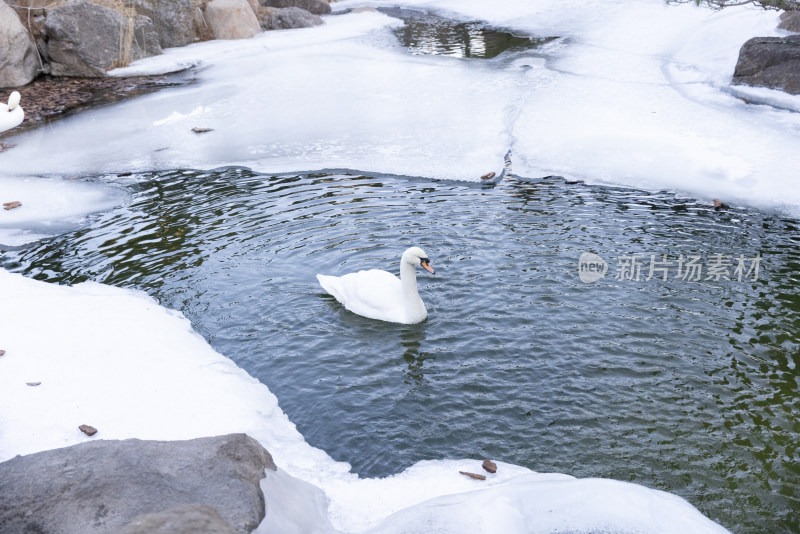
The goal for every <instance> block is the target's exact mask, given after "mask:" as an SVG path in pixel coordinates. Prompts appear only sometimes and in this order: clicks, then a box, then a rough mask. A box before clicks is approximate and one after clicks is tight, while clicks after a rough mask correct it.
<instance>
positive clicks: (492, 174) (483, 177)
mask: <svg viewBox="0 0 800 534" xmlns="http://www.w3.org/2000/svg"><path fill="white" fill-rule="evenodd" d="M492 178H494V173H493V172H487V173H486V174H484V175H483V176H481V180H491V179H492Z"/></svg>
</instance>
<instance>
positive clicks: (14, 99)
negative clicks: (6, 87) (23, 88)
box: [0, 91, 25, 132]
mask: <svg viewBox="0 0 800 534" xmlns="http://www.w3.org/2000/svg"><path fill="white" fill-rule="evenodd" d="M20 98H22V97H21V96H20V94H19V91H14V92H13V93H11V95H10V96H9V97H8V104H3V103H1V102H0V132H5V131H6V130H10V129H11V128H16V127H17V126H19V125H20V123H22V120H23V119H24V118H25V111H24V110H23V109H22V108H21V107H20V105H19V99H20Z"/></svg>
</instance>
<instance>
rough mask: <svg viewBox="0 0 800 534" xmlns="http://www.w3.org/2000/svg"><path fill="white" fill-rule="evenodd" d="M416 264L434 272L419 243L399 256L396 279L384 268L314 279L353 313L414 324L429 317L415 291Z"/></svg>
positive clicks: (321, 276) (391, 321) (392, 321)
mask: <svg viewBox="0 0 800 534" xmlns="http://www.w3.org/2000/svg"><path fill="white" fill-rule="evenodd" d="M417 265H421V266H422V268H424V269H425V270H426V271H428V272H429V273H431V274H435V271H434V270H433V268H432V267H431V261H430V260H429V259H428V256H427V255H426V254H425V252H424V251H423V250H422V249H421V248H419V247H411V248H409V249H408V250H406V251H405V252H403V256H402V257H401V258H400V278H399V279H398V278H397V276H395V275H393V274H391V273H388V272H386V271H381V270H380V269H370V270H368V271H358V272H356V273H350V274H346V275H344V276H326V275H324V274H318V275H317V280H319V283H320V285H321V286H322V288H323V289H324V290H325V291H327V292H328V293H329V294H331V295H333V296H334V297H335V298H336V300H338V301H339V302H341V303H342V305H343V306H344V307H345V308H347V309H348V310H350V311H351V312H353V313H357V314H358V315H363V316H364V317H369V318H370V319H378V320H379V321H388V322H390V323H402V324H416V323H421V322H422V321H424V320H425V318H426V317H428V310H427V309H426V308H425V303H423V302H422V299H421V298H419V292H418V291H417V275H416V271H415V268H416V266H417Z"/></svg>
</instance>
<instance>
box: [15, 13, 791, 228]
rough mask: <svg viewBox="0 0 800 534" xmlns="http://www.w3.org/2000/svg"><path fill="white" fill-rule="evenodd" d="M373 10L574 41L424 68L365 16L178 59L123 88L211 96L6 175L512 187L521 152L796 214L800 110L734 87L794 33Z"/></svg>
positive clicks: (46, 143)
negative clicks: (746, 67) (159, 175)
mask: <svg viewBox="0 0 800 534" xmlns="http://www.w3.org/2000/svg"><path fill="white" fill-rule="evenodd" d="M364 3H365V2H362V1H353V0H345V1H343V2H338V3H337V4H336V9H339V10H345V9H348V8H351V7H355V6H359V5H362V4H364ZM370 3H371V4H375V5H379V6H380V5H387V6H388V5H396V4H402V5H412V6H418V7H420V8H425V9H433V10H436V11H437V12H443V13H446V14H448V13H449V14H450V15H452V16H454V17H460V18H468V19H479V20H484V21H486V22H487V23H489V24H492V25H496V26H501V27H504V28H508V29H511V30H512V31H516V32H519V33H523V34H529V35H533V36H537V37H545V36H547V37H553V36H555V37H559V39H557V40H555V41H553V42H551V43H549V44H548V45H545V46H544V48H540V49H537V50H534V51H531V52H529V53H516V54H515V55H514V57H513V58H512V59H505V60H504V59H503V58H500V59H498V60H492V61H487V60H461V59H457V58H452V57H443V56H413V55H410V54H409V53H408V52H407V51H406V50H405V49H403V48H402V47H401V46H399V45H398V44H397V42H396V39H395V37H394V36H393V35H392V33H391V28H393V27H396V26H398V25H400V24H402V23H401V22H400V21H399V20H397V19H394V18H391V17H387V16H385V15H382V14H379V13H363V12H362V13H358V14H347V15H331V16H327V17H326V19H325V20H326V24H325V25H324V26H321V27H317V28H310V29H303V30H292V31H276V32H268V33H264V34H261V35H259V36H257V37H255V38H254V39H250V40H245V41H230V42H208V43H200V44H196V45H191V46H187V47H184V48H179V49H170V50H168V51H167V53H165V54H164V55H163V56H158V57H153V58H148V59H145V60H142V61H140V62H137V63H135V64H133V65H132V66H130V67H128V68H126V69H124V70H120V71H117V72H115V74H116V75H127V74H142V73H148V72H150V73H155V72H165V71H169V70H171V69H173V68H179V67H186V66H188V65H200V66H201V70H200V72H199V78H198V83H197V84H194V85H190V86H187V87H178V88H171V89H166V90H163V91H161V92H159V93H157V94H153V95H148V96H143V97H141V98H137V99H135V100H133V101H129V102H126V103H122V104H118V105H114V106H110V107H107V108H103V109H98V110H95V111H92V112H88V113H84V114H82V115H79V116H75V117H71V118H68V119H66V120H63V121H59V122H57V123H54V124H53V125H51V126H49V127H48V128H46V129H41V130H38V131H33V132H29V133H25V134H22V135H20V136H17V137H16V138H14V139H13V142H14V143H17V145H18V146H17V147H16V148H15V149H14V150H11V151H7V152H4V153H2V154H0V167H2V168H3V169H4V171H5V172H6V173H13V174H20V175H27V174H32V175H41V174H58V175H64V174H73V175H75V174H78V175H79V174H83V175H93V174H98V173H105V172H116V171H137V170H146V169H172V168H213V167H219V166H223V165H244V166H248V167H251V168H253V169H255V170H257V171H263V172H282V171H290V172H291V171H300V170H317V169H323V168H347V169H358V170H362V171H366V172H384V173H394V174H401V175H411V176H422V177H429V178H434V179H440V178H448V179H458V180H475V181H477V180H479V177H480V176H481V175H483V174H484V173H486V172H489V171H492V170H494V171H499V170H500V168H501V167H502V162H503V156H504V154H505V153H506V152H507V150H508V149H509V148H512V149H513V156H512V157H513V170H514V172H515V173H516V174H518V175H520V176H524V177H539V176H542V175H548V174H560V175H565V176H569V177H573V178H580V179H583V180H586V181H588V182H595V183H607V184H615V185H625V186H632V187H636V188H642V189H668V190H677V191H681V192H685V193H689V194H691V195H694V196H697V197H701V198H707V197H708V198H710V197H720V198H725V199H726V200H728V201H729V202H733V203H737V202H742V203H747V204H749V205H755V206H758V207H763V208H777V209H780V210H783V211H785V212H789V213H792V214H795V215H796V214H800V188H797V187H796V186H795V183H794V182H795V169H797V168H798V167H799V166H800V113H797V112H795V111H792V110H797V109H800V99H798V98H796V97H789V96H788V95H787V98H782V99H780V105H779V106H778V107H773V106H770V105H752V104H747V103H745V102H744V101H743V100H742V98H740V97H741V96H745V95H743V94H742V93H741V91H740V90H738V89H737V91H732V90H731V89H730V87H729V82H730V78H731V74H732V72H733V68H734V65H735V62H736V58H737V54H738V50H739V47H740V46H741V45H742V43H744V41H746V40H747V39H748V38H749V37H752V36H754V35H776V34H779V33H780V32H779V31H778V30H776V29H775V27H776V24H777V16H778V15H777V13H776V12H772V11H763V10H760V9H756V8H753V7H752V6H743V7H737V8H729V9H725V10H722V11H712V10H709V9H705V8H698V7H696V6H693V5H686V4H684V5H678V6H676V5H667V4H666V3H665V2H663V0H635V1H634V0H615V1H611V2H608V1H600V0H597V1H590V2H585V1H582V2H577V1H568V2H564V1H556V0H542V1H539V2H535V3H531V2H528V1H523V0H505V1H503V2H495V3H490V4H489V3H486V2H480V1H476V0H473V1H467V2H462V1H454V0H404V1H401V2H392V1H378V2H370ZM743 90H744V91H746V89H743ZM745 98H747V97H746V96H745ZM748 100H752V101H754V102H765V103H770V104H771V103H775V102H776V100H775V98H772V97H770V98H767V99H758V98H754V99H748ZM193 127H202V128H211V129H212V131H209V132H207V133H202V134H197V133H195V132H193V131H192V128H193Z"/></svg>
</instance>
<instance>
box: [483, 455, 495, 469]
mask: <svg viewBox="0 0 800 534" xmlns="http://www.w3.org/2000/svg"><path fill="white" fill-rule="evenodd" d="M483 468H484V469H486V470H487V471H488V472H490V473H497V464H496V463H494V462H493V461H491V460H490V459H488V458H486V459H485V460H484V461H483Z"/></svg>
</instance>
